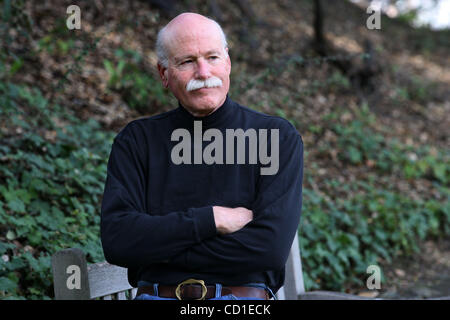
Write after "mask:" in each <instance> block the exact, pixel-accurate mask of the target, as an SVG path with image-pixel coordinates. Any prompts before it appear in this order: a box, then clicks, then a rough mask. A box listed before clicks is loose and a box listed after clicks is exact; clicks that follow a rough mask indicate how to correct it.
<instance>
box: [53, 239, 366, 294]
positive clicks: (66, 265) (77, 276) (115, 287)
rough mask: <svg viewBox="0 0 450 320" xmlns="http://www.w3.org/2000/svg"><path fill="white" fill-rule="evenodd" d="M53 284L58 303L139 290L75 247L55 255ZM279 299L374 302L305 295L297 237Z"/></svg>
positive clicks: (112, 267)
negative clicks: (87, 258) (88, 260)
mask: <svg viewBox="0 0 450 320" xmlns="http://www.w3.org/2000/svg"><path fill="white" fill-rule="evenodd" d="M52 272H53V284H54V290H55V299H57V300H89V299H103V300H132V299H134V298H135V297H136V292H137V289H136V288H133V287H131V286H130V284H129V283H128V278H127V269H125V268H122V267H118V266H115V265H111V264H109V263H107V262H100V263H95V264H89V265H88V264H87V262H86V256H85V254H84V253H83V251H82V250H80V249H76V248H71V249H65V250H61V251H58V252H56V253H55V254H54V255H53V256H52ZM276 296H277V299H279V300H298V299H300V300H349V299H351V300H368V299H369V300H370V299H371V298H366V297H360V296H356V295H351V294H345V293H340V292H330V291H311V292H305V287H304V284H303V273H302V262H301V257H300V249H299V243H298V236H297V235H296V236H295V239H294V241H293V244H292V247H291V251H290V254H289V258H288V261H287V263H286V278H285V284H284V286H283V287H282V288H281V289H280V290H278V292H277V294H276Z"/></svg>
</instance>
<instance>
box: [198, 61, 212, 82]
mask: <svg viewBox="0 0 450 320" xmlns="http://www.w3.org/2000/svg"><path fill="white" fill-rule="evenodd" d="M195 77H196V78H197V79H202V80H206V79H208V78H210V77H211V72H210V66H209V65H208V62H207V61H205V60H204V59H198V60H197V70H196V74H195Z"/></svg>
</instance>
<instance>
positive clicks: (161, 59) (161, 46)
mask: <svg viewBox="0 0 450 320" xmlns="http://www.w3.org/2000/svg"><path fill="white" fill-rule="evenodd" d="M208 19H209V20H211V21H212V22H213V23H214V24H215V25H216V26H217V28H218V30H219V32H220V35H221V37H222V43H223V50H224V52H225V55H227V54H228V53H227V51H226V50H225V49H226V48H228V42H227V37H226V35H225V32H223V29H222V27H221V26H220V24H218V23H217V22H216V21H214V20H213V19H210V18H208ZM166 28H167V26H165V27H164V28H162V29H161V30H160V31H159V32H158V36H157V38H156V55H157V57H158V63H160V64H161V65H162V66H163V67H164V68H167V67H168V66H169V57H168V56H167V43H166V39H165V31H166Z"/></svg>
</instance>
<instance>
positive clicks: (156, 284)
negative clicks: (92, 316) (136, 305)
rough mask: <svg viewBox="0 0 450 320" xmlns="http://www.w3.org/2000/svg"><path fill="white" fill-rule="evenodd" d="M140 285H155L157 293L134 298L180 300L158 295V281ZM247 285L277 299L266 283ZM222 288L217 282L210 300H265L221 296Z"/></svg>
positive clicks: (154, 289)
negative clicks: (214, 292)
mask: <svg viewBox="0 0 450 320" xmlns="http://www.w3.org/2000/svg"><path fill="white" fill-rule="evenodd" d="M138 285H139V286H144V285H153V291H154V292H156V295H150V294H147V293H143V294H140V295H139V296H137V297H136V298H134V300H178V299H176V298H164V297H160V296H159V295H158V286H159V284H158V283H153V284H149V283H145V282H139V283H138ZM245 286H248V287H258V288H263V289H265V290H266V291H268V292H269V295H270V296H271V297H273V298H274V299H275V295H274V294H273V292H272V290H270V288H269V287H267V286H266V285H265V284H262V283H248V284H246V285H245ZM221 290H222V285H221V284H219V283H216V296H215V297H214V298H211V299H208V300H264V299H262V298H255V297H236V296H234V295H232V294H228V295H225V296H221V295H220V294H221Z"/></svg>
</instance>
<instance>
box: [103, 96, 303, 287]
mask: <svg viewBox="0 0 450 320" xmlns="http://www.w3.org/2000/svg"><path fill="white" fill-rule="evenodd" d="M199 120H201V121H202V129H203V133H204V132H205V131H206V130H207V129H209V128H216V129H219V130H220V132H222V133H223V145H224V148H225V145H226V144H225V140H226V139H225V136H226V129H239V128H240V129H243V130H244V131H246V130H247V129H250V128H253V129H255V130H256V131H257V132H259V131H258V130H259V129H267V130H268V132H271V131H270V130H271V129H278V130H279V169H278V172H277V173H276V174H273V175H261V170H260V169H261V167H268V166H269V165H267V164H261V163H260V161H259V160H258V162H257V164H251V163H250V161H249V159H248V157H247V158H246V161H245V163H244V164H237V163H236V162H237V161H234V164H230V163H226V162H225V158H226V156H225V154H226V150H224V151H223V158H224V162H223V164H218V163H213V164H206V163H204V162H202V163H201V164H194V161H191V164H184V163H183V164H178V165H177V164H174V163H173V162H172V158H171V152H172V149H173V147H174V146H175V145H177V144H178V143H179V141H171V135H172V132H173V131H174V130H176V129H179V128H184V129H186V130H188V131H189V132H190V133H191V137H192V140H194V121H199ZM269 137H270V134H269ZM267 140H268V145H269V147H268V148H267V150H268V153H269V154H270V150H271V140H270V139H267ZM202 143H203V145H202V147H203V148H205V147H206V146H207V145H208V144H210V143H211V142H210V141H203V142H202ZM191 147H192V152H191V155H192V159H193V158H194V143H193V142H192V143H191ZM234 147H235V153H234V154H235V158H236V155H237V150H236V146H234ZM246 150H247V152H246V154H247V155H248V153H249V149H248V143H246ZM272 150H273V149H272ZM258 159H259V158H258ZM302 177H303V143H302V139H301V136H300V135H299V133H298V132H297V130H296V129H295V128H294V127H293V126H292V125H291V124H290V123H289V122H288V121H287V120H285V119H283V118H280V117H275V116H269V115H266V114H263V113H260V112H257V111H254V110H251V109H249V108H247V107H244V106H241V105H239V104H238V103H236V102H234V101H232V100H231V99H230V98H229V97H227V99H226V101H225V102H224V104H223V105H222V106H221V107H219V108H218V109H217V110H215V111H214V112H213V113H212V114H210V115H208V116H205V117H194V116H193V115H191V114H190V113H189V112H188V111H187V110H186V109H185V108H184V107H183V106H182V105H179V107H178V108H177V109H174V110H171V111H168V112H165V113H162V114H159V115H156V116H151V117H147V118H143V119H138V120H134V121H132V122H130V123H129V124H128V125H127V126H126V127H125V128H123V129H122V130H121V131H120V132H119V133H118V135H117V136H116V137H115V139H114V143H113V146H112V150H111V154H110V158H109V162H108V170H107V179H106V184H105V191H104V196H103V202H102V209H101V240H102V245H103V250H104V254H105V258H106V260H107V261H108V262H109V263H111V264H115V265H119V266H122V267H125V268H128V279H129V282H130V284H131V285H132V286H137V283H138V281H146V282H153V283H160V284H167V285H176V284H178V283H180V282H182V281H183V280H186V279H188V278H194V279H203V280H205V282H206V283H207V284H214V283H222V284H224V285H241V284H245V283H250V282H263V283H266V284H267V285H268V286H269V287H270V288H271V289H272V290H273V291H274V292H276V291H277V290H278V289H279V288H280V287H281V286H282V285H283V282H284V266H285V263H286V260H287V257H288V255H289V250H290V246H291V243H292V240H293V238H294V236H295V233H296V232H297V228H298V223H299V219H300V212H301V206H302ZM215 205H216V206H224V207H230V208H235V207H246V208H247V209H250V210H252V211H253V215H254V218H253V220H252V221H251V222H250V223H248V224H247V225H246V226H245V227H244V228H242V229H241V230H239V231H237V232H234V233H231V234H227V235H220V234H218V233H217V230H216V226H215V222H214V216H213V209H212V206H215Z"/></svg>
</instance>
